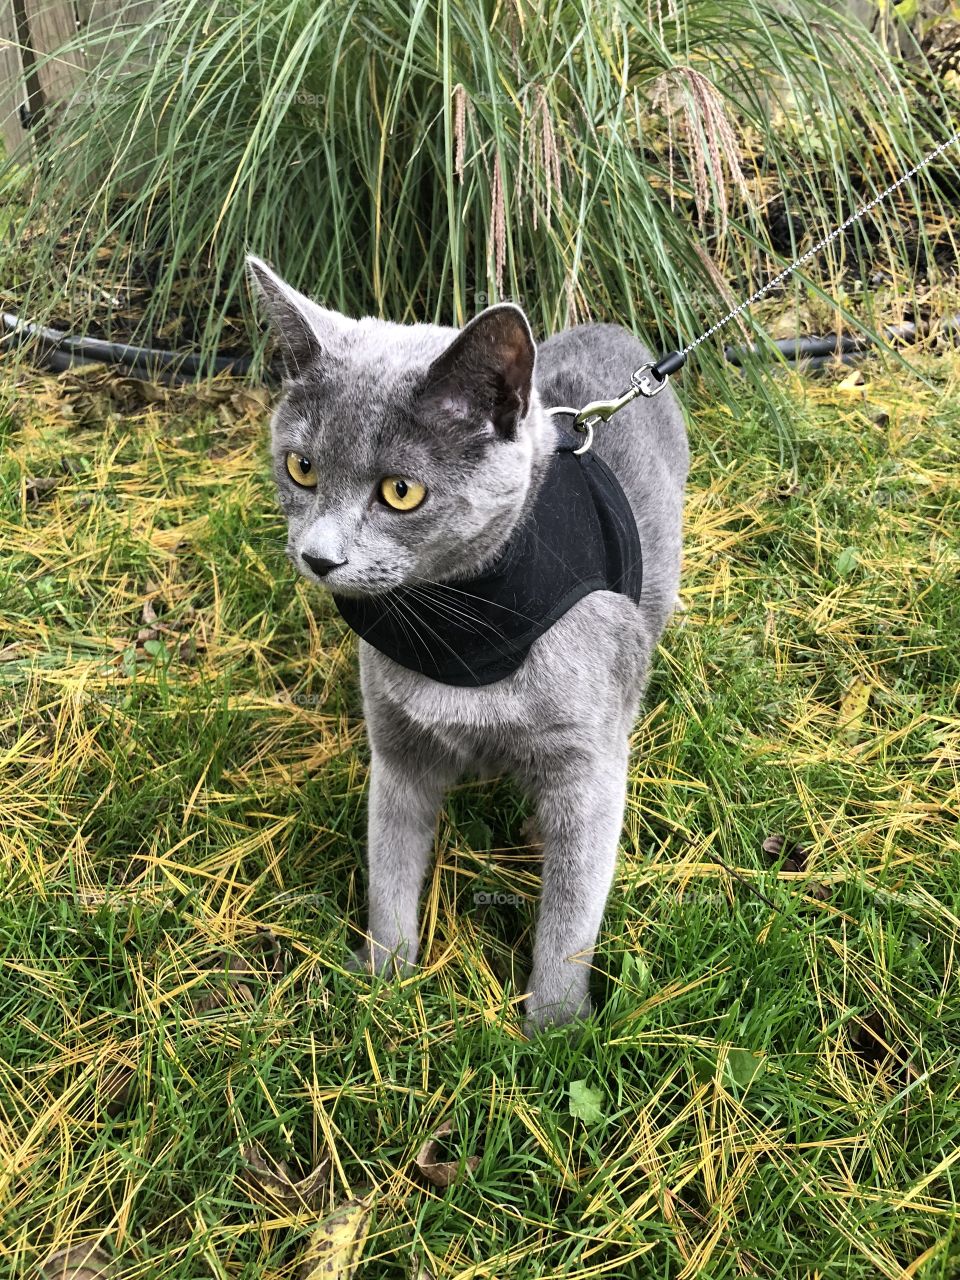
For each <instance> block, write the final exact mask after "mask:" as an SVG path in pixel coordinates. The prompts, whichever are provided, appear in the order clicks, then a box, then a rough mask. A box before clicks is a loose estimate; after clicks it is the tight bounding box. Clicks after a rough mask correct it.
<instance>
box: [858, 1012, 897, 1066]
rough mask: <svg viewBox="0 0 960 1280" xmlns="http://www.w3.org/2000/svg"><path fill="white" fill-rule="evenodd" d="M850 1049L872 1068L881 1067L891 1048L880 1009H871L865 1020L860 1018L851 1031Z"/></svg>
mask: <svg viewBox="0 0 960 1280" xmlns="http://www.w3.org/2000/svg"><path fill="white" fill-rule="evenodd" d="M850 1047H851V1048H852V1049H853V1051H854V1053H855V1054H856V1055H857V1057H858V1058H860V1059H862V1060H863V1061H864V1062H865V1063H867V1065H868V1066H871V1067H876V1066H879V1064H880V1063H881V1062H882V1061H883V1059H884V1058H886V1056H887V1053H888V1052H890V1047H889V1045H888V1044H887V1030H886V1027H885V1026H884V1022H883V1015H882V1014H881V1013H880V1011H879V1009H871V1010H870V1012H869V1013H867V1014H866V1015H865V1016H864V1017H863V1018H858V1019H857V1020H856V1022H854V1023H853V1025H852V1026H851V1029H850Z"/></svg>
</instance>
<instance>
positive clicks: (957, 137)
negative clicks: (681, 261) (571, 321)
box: [654, 129, 960, 372]
mask: <svg viewBox="0 0 960 1280" xmlns="http://www.w3.org/2000/svg"><path fill="white" fill-rule="evenodd" d="M957 141H960V129H958V130H957V132H956V133H955V134H954V135H953V136H952V137H951V138H947V139H946V140H945V141H943V142H941V143H940V145H939V146H937V147H935V148H934V149H933V150H932V151H931V152H930V154H929V155H926V156H924V157H923V159H922V160H920V161H919V162H918V163H917V164H915V165H914V166H913V168H912V169H908V170H907V172H906V173H905V174H904V175H903V177H902V178H898V179H897V181H896V182H892V183H891V184H890V186H889V187H887V188H886V190H884V191H881V192H880V194H879V195H877V196H874V198H873V199H872V200H870V201H868V202H867V203H866V204H864V205H861V206H860V208H859V209H858V210H857V211H856V213H851V215H850V217H849V218H847V219H846V221H845V222H841V224H840V226H839V227H837V228H836V230H835V231H831V232H830V234H829V235H828V236H824V237H823V239H822V240H818V241H817V243H816V244H815V245H814V246H813V248H811V249H808V250H807V251H806V253H802V254H801V255H800V256H799V258H794V260H793V262H791V263H790V265H789V267H785V268H784V269H783V271H781V272H780V274H779V275H777V276H774V277H773V279H772V280H768V281H767V283H766V284H765V285H762V286H761V287H760V288H759V289H758V290H757V291H756V293H754V294H751V296H750V297H749V298H747V300H746V302H741V303H740V305H739V307H734V309H733V310H732V311H728V312H727V314H726V315H725V316H724V317H723V319H722V320H718V321H717V322H716V324H712V325H711V326H710V328H709V329H707V330H705V331H704V332H703V333H701V335H700V337H699V338H694V340H693V342H688V343H687V345H686V346H685V347H684V348H683V350H682V351H680V353H679V354H680V355H681V356H683V357H684V359H686V357H687V356H688V355H689V354H690V352H691V351H695V350H696V348H697V347H699V346H700V344H701V342H706V340H707V339H708V338H712V337H713V335H714V334H715V333H716V332H717V330H718V329H722V328H723V327H724V325H726V324H729V323H730V321H731V320H734V319H736V317H737V316H739V315H741V314H742V313H743V312H744V311H747V310H748V309H749V308H750V307H752V306H753V304H754V303H755V302H759V301H760V299H761V298H763V297H765V296H766V294H768V293H769V292H770V290H771V289H775V288H776V287H777V285H778V284H782V283H783V281H784V280H786V278H787V277H788V276H789V275H792V274H793V272H794V271H796V270H797V268H798V267H802V266H803V264H804V263H805V262H807V261H808V260H809V259H810V258H812V257H813V256H814V255H815V254H817V253H819V252H820V251H821V249H825V248H826V247H827V245H828V244H830V243H831V242H832V241H833V240H836V238H837V236H839V235H842V234H843V233H844V231H846V229H847V228H848V227H852V226H853V224H854V223H855V222H859V221H860V219H861V218H863V217H865V216H866V214H868V213H869V212H870V210H871V209H874V208H876V206H877V205H878V204H880V202H881V201H882V200H886V198H887V196H891V195H893V193H894V191H896V190H897V189H898V187H902V186H903V184H904V183H905V182H909V181H910V179H911V178H912V177H913V176H914V174H917V173H919V172H920V170H921V169H924V168H926V166H927V165H928V164H931V163H932V162H933V161H934V160H936V158H937V156H939V155H942V154H943V152H944V151H946V149H947V147H950V146H952V145H953V144H954V143H955V142H957ZM657 371H658V370H657V366H654V372H657Z"/></svg>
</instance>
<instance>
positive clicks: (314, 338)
mask: <svg viewBox="0 0 960 1280" xmlns="http://www.w3.org/2000/svg"><path fill="white" fill-rule="evenodd" d="M247 272H248V274H249V278H250V281H251V283H252V285H253V286H254V289H255V291H256V293H257V294H258V295H259V297H260V298H261V300H262V301H263V304H264V307H265V309H266V312H267V316H268V318H269V321H270V328H271V329H272V331H273V333H274V336H275V337H276V339H277V347H278V349H279V351H280V355H281V358H282V360H283V367H284V372H285V373H286V376H287V377H288V378H291V379H292V378H299V377H302V375H303V374H305V373H307V372H308V371H318V370H322V369H323V368H324V366H325V365H326V364H328V363H329V362H330V361H331V359H332V358H333V349H334V348H335V346H336V343H337V339H338V337H339V336H340V335H342V334H343V333H344V332H345V331H346V330H347V329H349V328H350V325H351V321H349V320H348V319H347V318H346V316H342V315H340V313H339V312H337V311H330V310H329V309H328V308H327V307H321V306H320V304H319V303H317V302H314V301H313V300H312V299H311V298H308V297H307V296H306V294H303V293H301V292H300V291H299V290H298V289H295V288H294V287H293V285H291V284H287V282H286V280H284V279H283V278H282V277H281V276H278V275H277V273H276V271H274V270H273V268H272V267H269V266H267V264H266V263H265V262H264V261H263V259H262V258H258V257H256V256H255V255H254V254H252V253H248V254H247Z"/></svg>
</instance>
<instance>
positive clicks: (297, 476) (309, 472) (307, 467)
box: [287, 453, 317, 489]
mask: <svg viewBox="0 0 960 1280" xmlns="http://www.w3.org/2000/svg"><path fill="white" fill-rule="evenodd" d="M287 471H288V472H289V473H290V478H291V479H292V480H295V481H296V482H297V484H299V485H303V487H304V489H315V488H316V487H317V473H316V471H314V469H313V463H312V462H311V461H310V459H309V458H305V457H304V456H303V454H302V453H288V454H287Z"/></svg>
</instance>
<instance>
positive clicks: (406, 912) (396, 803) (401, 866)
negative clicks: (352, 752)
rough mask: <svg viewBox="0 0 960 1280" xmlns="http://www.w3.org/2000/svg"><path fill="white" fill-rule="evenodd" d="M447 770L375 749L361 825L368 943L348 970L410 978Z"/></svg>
mask: <svg viewBox="0 0 960 1280" xmlns="http://www.w3.org/2000/svg"><path fill="white" fill-rule="evenodd" d="M450 780H451V771H450V770H449V769H447V768H444V767H443V764H442V762H441V761H439V760H436V761H429V762H425V761H424V760H423V758H422V757H420V758H419V759H418V758H417V756H416V755H415V754H413V753H409V754H407V753H403V752H401V751H399V750H397V749H395V748H391V749H390V750H388V751H385V750H382V749H378V748H377V747H376V746H374V747H373V751H372V759H371V767H370V791H369V808H368V819H367V833H368V834H367V873H368V899H369V918H368V927H367V940H366V942H365V943H364V945H363V946H362V947H361V949H360V950H359V951H357V952H355V953H354V955H353V956H352V957H351V960H350V961H349V965H348V967H349V968H351V969H354V970H365V971H367V972H370V971H371V970H374V971H376V972H378V973H390V972H392V971H393V968H394V965H395V964H396V966H397V967H398V968H399V970H400V971H401V972H404V973H405V972H409V970H410V969H411V968H412V966H413V964H414V963H415V961H416V958H417V936H418V907H419V901H420V891H421V889H422V888H423V881H424V877H425V875H426V871H427V865H428V863H429V861H430V855H431V853H432V852H433V842H434V834H435V831H436V823H437V813H438V811H439V809H440V805H441V803H442V802H443V795H444V791H445V790H446V788H447V786H448V785H449V782H450Z"/></svg>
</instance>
